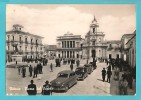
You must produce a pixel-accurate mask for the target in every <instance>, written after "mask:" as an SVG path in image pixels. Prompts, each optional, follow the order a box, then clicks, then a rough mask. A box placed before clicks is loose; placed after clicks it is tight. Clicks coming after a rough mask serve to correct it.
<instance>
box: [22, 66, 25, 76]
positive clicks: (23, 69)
mask: <svg viewBox="0 0 141 100" xmlns="http://www.w3.org/2000/svg"><path fill="white" fill-rule="evenodd" d="M25 74H26V68H25V66H22V77H23V78H24V77H26V76H25Z"/></svg>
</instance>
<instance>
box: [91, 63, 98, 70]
mask: <svg viewBox="0 0 141 100" xmlns="http://www.w3.org/2000/svg"><path fill="white" fill-rule="evenodd" d="M89 64H91V65H92V67H93V70H94V69H96V67H97V66H96V62H90V63H89Z"/></svg>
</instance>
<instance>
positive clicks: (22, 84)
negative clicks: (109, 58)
mask: <svg viewBox="0 0 141 100" xmlns="http://www.w3.org/2000/svg"><path fill="white" fill-rule="evenodd" d="M85 62H86V61H85V60H83V61H82V60H81V61H80V63H81V64H80V65H83V64H85ZM50 63H53V72H50V67H49V65H50ZM29 65H30V63H29ZM103 67H107V65H106V64H105V63H97V69H95V70H94V71H93V72H92V73H91V74H90V75H89V76H88V77H87V78H86V79H85V80H84V81H78V82H77V84H76V85H74V86H73V87H71V88H70V89H69V90H68V91H67V92H61V93H60V92H53V94H52V95H60V96H61V95H110V83H108V82H103V81H102V77H101V70H102V69H103ZM75 68H76V64H74V70H75ZM62 70H70V67H69V65H61V67H55V61H54V60H49V62H48V65H47V66H44V67H43V74H41V75H40V76H39V77H40V78H33V77H29V72H28V68H27V70H26V77H25V78H22V75H18V69H16V68H6V71H7V72H6V79H7V81H6V93H7V95H27V92H26V87H27V86H28V84H29V83H30V80H31V79H33V80H34V83H35V84H36V85H37V90H38V91H37V93H38V95H40V94H41V89H42V86H43V85H44V83H45V81H46V80H48V81H52V80H53V79H55V78H56V76H57V73H58V72H60V71H62Z"/></svg>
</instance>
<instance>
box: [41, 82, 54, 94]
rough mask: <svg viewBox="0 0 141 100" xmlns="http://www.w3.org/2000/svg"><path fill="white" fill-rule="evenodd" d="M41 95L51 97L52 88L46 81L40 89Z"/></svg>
mask: <svg viewBox="0 0 141 100" xmlns="http://www.w3.org/2000/svg"><path fill="white" fill-rule="evenodd" d="M42 95H52V87H51V85H50V84H49V81H46V82H45V84H44V85H43V88H42Z"/></svg>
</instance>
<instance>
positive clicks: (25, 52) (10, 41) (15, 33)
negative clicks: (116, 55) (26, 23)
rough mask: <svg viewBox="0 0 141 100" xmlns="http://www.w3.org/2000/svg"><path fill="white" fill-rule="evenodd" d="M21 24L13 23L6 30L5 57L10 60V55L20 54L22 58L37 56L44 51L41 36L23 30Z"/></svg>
mask: <svg viewBox="0 0 141 100" xmlns="http://www.w3.org/2000/svg"><path fill="white" fill-rule="evenodd" d="M23 28H24V27H23V26H21V25H18V24H16V25H13V29H12V30H11V31H7V32H6V54H7V55H6V58H7V61H11V60H13V59H12V55H22V56H23V59H24V58H35V59H36V58H39V57H41V56H42V54H43V52H44V47H43V44H42V39H43V37H41V36H38V35H34V34H31V33H28V32H24V31H23Z"/></svg>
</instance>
